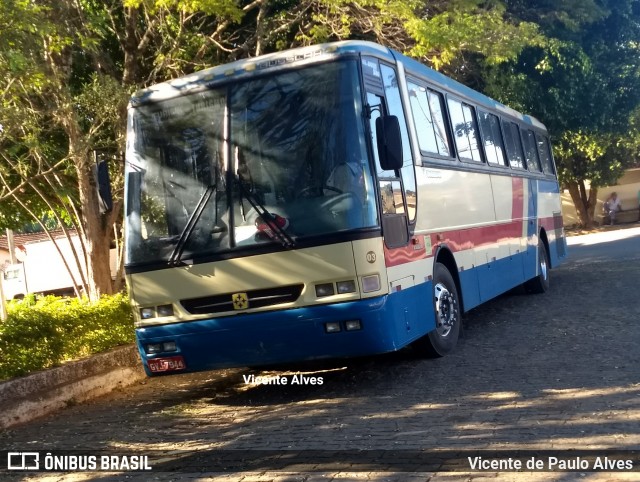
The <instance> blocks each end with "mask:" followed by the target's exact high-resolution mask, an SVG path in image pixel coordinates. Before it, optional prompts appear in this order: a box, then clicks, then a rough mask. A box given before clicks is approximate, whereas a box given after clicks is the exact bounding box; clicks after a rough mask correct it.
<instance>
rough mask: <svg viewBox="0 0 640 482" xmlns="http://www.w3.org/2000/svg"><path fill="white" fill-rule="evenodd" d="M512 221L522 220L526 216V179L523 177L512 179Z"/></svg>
mask: <svg viewBox="0 0 640 482" xmlns="http://www.w3.org/2000/svg"><path fill="white" fill-rule="evenodd" d="M511 179H512V181H511V189H512V194H511V199H512V203H513V204H512V205H511V219H513V220H515V219H522V216H523V214H524V179H523V178H521V177H512V178H511Z"/></svg>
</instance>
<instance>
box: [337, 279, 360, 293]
mask: <svg viewBox="0 0 640 482" xmlns="http://www.w3.org/2000/svg"><path fill="white" fill-rule="evenodd" d="M336 288H337V289H338V294H340V295H342V294H345V293H355V292H356V282H355V281H353V280H348V281H338V282H337V283H336Z"/></svg>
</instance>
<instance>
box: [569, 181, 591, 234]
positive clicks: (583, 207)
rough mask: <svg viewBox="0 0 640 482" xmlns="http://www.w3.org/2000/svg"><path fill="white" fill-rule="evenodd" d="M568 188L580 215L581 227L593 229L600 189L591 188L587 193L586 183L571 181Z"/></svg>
mask: <svg viewBox="0 0 640 482" xmlns="http://www.w3.org/2000/svg"><path fill="white" fill-rule="evenodd" d="M567 187H568V188H569V194H571V199H572V201H573V205H574V206H575V208H576V212H577V214H578V220H579V221H580V227H582V228H583V229H588V228H591V227H592V226H593V224H594V215H595V209H596V204H597V201H598V188H597V187H595V186H591V187H590V189H589V191H588V192H587V188H586V186H585V184H584V181H569V182H568V183H567Z"/></svg>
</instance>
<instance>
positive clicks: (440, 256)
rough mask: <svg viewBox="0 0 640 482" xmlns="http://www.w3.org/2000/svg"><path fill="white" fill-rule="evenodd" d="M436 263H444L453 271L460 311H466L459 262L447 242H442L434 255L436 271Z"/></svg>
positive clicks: (450, 271) (452, 275)
mask: <svg viewBox="0 0 640 482" xmlns="http://www.w3.org/2000/svg"><path fill="white" fill-rule="evenodd" d="M435 263H441V264H443V265H444V266H445V267H446V268H447V269H448V270H449V273H451V277H452V278H453V282H454V283H455V284H456V289H457V290H458V299H459V300H460V313H464V312H465V309H464V296H463V295H462V286H461V285H460V276H459V273H458V264H457V263H456V259H455V257H454V256H453V253H452V252H451V250H450V249H449V247H448V246H447V245H446V244H441V245H439V246H438V249H437V251H436V254H435V256H434V265H433V269H434V271H435Z"/></svg>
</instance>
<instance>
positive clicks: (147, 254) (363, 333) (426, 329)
mask: <svg viewBox="0 0 640 482" xmlns="http://www.w3.org/2000/svg"><path fill="white" fill-rule="evenodd" d="M565 255H566V243H565V237H564V231H563V223H562V216H561V203H560V193H559V188H558V182H557V178H556V172H555V166H554V161H553V157H552V153H551V147H550V144H549V138H548V134H547V131H546V129H545V127H544V126H543V125H542V124H541V123H540V122H539V121H537V120H536V119H534V118H532V117H530V116H527V115H523V114H520V113H518V112H516V111H514V110H512V109H510V108H508V107H506V106H504V105H502V104H500V103H499V102H496V101H494V100H492V99H490V98H488V97H486V96H484V95H481V94H480V93H478V92H475V91H474V90H472V89H469V88H467V87H465V86H463V85H461V84H459V83H457V82H455V81H454V80H452V79H450V78H448V77H446V76H444V75H441V74H439V73H437V72H435V71H433V70H431V69H429V68H427V67H425V66H423V65H421V64H420V63H418V62H416V61H414V60H412V59H409V58H407V57H405V56H403V55H401V54H399V53H397V52H394V51H392V50H389V49H387V48H385V47H382V46H380V45H377V44H374V43H369V42H359V41H347V42H338V43H331V44H324V45H317V46H311V47H304V48H299V49H294V50H290V51H285V52H280V53H276V54H270V55H265V56H262V57H257V58H252V59H247V60H241V61H237V62H233V63H230V64H227V65H221V66H217V67H214V68H211V69H208V70H204V71H202V72H198V73H195V74H193V75H190V76H187V77H184V78H180V79H177V80H172V81H170V82H166V83H163V84H159V85H156V86H154V87H150V88H148V89H145V90H142V91H140V92H138V93H137V94H136V95H134V96H133V98H132V99H131V103H130V106H129V117H128V140H127V167H126V273H127V282H128V286H129V290H130V296H131V302H132V306H133V310H134V313H135V326H136V334H137V343H138V346H139V350H140V355H141V357H142V360H143V363H144V366H145V369H146V371H147V373H148V374H149V375H157V374H170V373H181V372H188V371H198V370H207V369H215V368H221V367H233V366H259V365H266V364H274V363H288V362H297V361H302V360H313V359H321V358H336V357H352V356H359V355H368V354H375V353H383V352H390V351H394V350H399V349H401V348H403V347H405V346H407V345H409V344H411V343H414V344H415V345H416V347H417V349H419V350H422V351H423V352H424V353H425V354H429V355H435V356H443V355H445V354H447V353H448V352H450V351H451V350H452V349H454V347H455V345H456V342H457V339H458V336H459V333H460V329H461V316H462V314H463V313H464V312H465V311H467V310H470V309H471V308H473V307H475V306H478V305H479V304H481V303H483V302H485V301H487V300H489V299H491V298H494V297H495V296H497V295H499V294H501V293H503V292H505V291H507V290H509V289H511V288H513V287H516V286H518V285H522V284H524V285H525V287H526V288H527V289H528V290H530V291H533V292H544V291H546V290H547V289H548V286H549V269H550V268H552V267H554V266H556V265H557V264H558V263H560V262H561V260H562V259H563V258H564V257H565Z"/></svg>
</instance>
